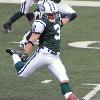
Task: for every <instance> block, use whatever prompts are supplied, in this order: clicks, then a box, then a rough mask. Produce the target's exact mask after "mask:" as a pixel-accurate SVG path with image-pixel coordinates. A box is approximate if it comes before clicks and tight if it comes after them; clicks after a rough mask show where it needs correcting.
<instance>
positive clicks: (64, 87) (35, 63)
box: [6, 1, 78, 100]
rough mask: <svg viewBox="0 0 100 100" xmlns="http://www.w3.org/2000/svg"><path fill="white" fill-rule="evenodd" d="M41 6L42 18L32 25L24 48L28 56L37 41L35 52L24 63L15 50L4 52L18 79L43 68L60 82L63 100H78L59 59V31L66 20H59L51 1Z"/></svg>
mask: <svg viewBox="0 0 100 100" xmlns="http://www.w3.org/2000/svg"><path fill="white" fill-rule="evenodd" d="M42 6H43V9H42V10H41V11H42V17H41V18H39V19H38V20H35V22H34V23H33V25H32V30H31V31H30V33H29V34H30V38H29V40H28V43H27V44H26V45H25V48H24V49H25V53H26V54H28V53H29V52H31V51H32V47H33V46H34V42H36V41H37V40H39V47H38V49H37V50H36V52H35V53H34V54H33V55H32V56H31V57H30V59H29V60H28V61H27V62H26V63H23V62H22V61H21V59H20V57H19V55H18V54H17V53H16V51H15V50H13V49H6V52H7V53H9V54H10V55H11V56H12V59H13V61H14V65H15V68H16V70H17V73H18V76H19V77H24V78H26V77H28V76H29V75H31V74H32V73H34V72H35V71H36V70H37V69H39V68H42V67H43V66H45V67H47V68H48V70H49V71H50V72H51V73H52V74H53V75H54V76H55V77H56V79H57V80H58V81H59V82H60V87H61V91H62V94H63V95H64V97H65V100H78V98H77V96H76V95H75V94H74V93H73V92H72V89H71V87H70V85H69V78H68V76H67V72H66V69H65V67H64V65H63V64H62V62H61V59H60V29H61V25H62V24H66V23H67V18H66V17H65V18H60V15H59V14H58V8H57V5H56V4H55V3H53V2H52V1H49V2H45V3H44V4H43V5H42Z"/></svg>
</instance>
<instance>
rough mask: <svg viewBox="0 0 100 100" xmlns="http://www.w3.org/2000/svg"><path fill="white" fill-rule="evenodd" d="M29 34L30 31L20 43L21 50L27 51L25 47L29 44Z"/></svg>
mask: <svg viewBox="0 0 100 100" xmlns="http://www.w3.org/2000/svg"><path fill="white" fill-rule="evenodd" d="M29 34H30V31H29V32H27V33H26V34H25V35H24V36H23V39H22V41H20V43H19V47H20V48H22V49H25V45H26V44H27V43H28V40H27V36H28V35H29Z"/></svg>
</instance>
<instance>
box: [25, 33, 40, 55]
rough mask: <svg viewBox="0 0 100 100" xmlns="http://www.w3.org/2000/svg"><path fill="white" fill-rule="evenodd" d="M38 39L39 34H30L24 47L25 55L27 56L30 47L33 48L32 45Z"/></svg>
mask: <svg viewBox="0 0 100 100" xmlns="http://www.w3.org/2000/svg"><path fill="white" fill-rule="evenodd" d="M39 37H40V34H37V33H32V35H31V37H30V39H29V41H28V43H27V44H26V46H25V49H24V51H25V53H26V54H28V53H29V52H30V51H31V50H32V47H33V46H34V43H35V42H36V41H37V40H38V39H39Z"/></svg>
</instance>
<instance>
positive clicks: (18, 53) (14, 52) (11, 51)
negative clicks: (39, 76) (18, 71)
mask: <svg viewBox="0 0 100 100" xmlns="http://www.w3.org/2000/svg"><path fill="white" fill-rule="evenodd" d="M6 52H7V53H8V54H10V55H11V56H12V55H13V54H17V55H18V56H21V53H20V52H18V51H16V50H14V49H11V48H10V49H6Z"/></svg>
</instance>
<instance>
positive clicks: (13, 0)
mask: <svg viewBox="0 0 100 100" xmlns="http://www.w3.org/2000/svg"><path fill="white" fill-rule="evenodd" d="M23 1H24V0H0V3H21V2H23ZM62 2H64V3H65V2H66V4H68V5H70V6H88V7H100V2H99V1H72V0H70V1H67V0H62Z"/></svg>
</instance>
